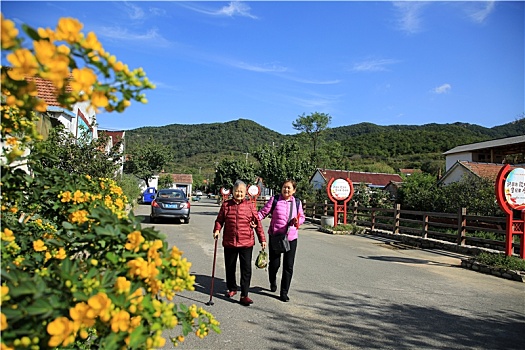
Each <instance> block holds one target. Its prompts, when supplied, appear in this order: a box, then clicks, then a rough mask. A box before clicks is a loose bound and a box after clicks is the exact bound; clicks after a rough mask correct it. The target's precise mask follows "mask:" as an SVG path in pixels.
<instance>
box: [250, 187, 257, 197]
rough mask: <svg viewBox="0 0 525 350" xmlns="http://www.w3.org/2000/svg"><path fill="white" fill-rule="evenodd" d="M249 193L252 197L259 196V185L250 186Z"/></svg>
mask: <svg viewBox="0 0 525 350" xmlns="http://www.w3.org/2000/svg"><path fill="white" fill-rule="evenodd" d="M248 194H249V195H250V196H252V197H255V196H258V195H259V186H256V185H251V186H250V187H248Z"/></svg>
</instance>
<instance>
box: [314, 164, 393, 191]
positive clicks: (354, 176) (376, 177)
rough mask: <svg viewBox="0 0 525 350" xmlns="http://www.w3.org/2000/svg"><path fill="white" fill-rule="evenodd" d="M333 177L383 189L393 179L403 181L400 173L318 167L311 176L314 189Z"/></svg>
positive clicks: (319, 187)
mask: <svg viewBox="0 0 525 350" xmlns="http://www.w3.org/2000/svg"><path fill="white" fill-rule="evenodd" d="M331 178H336V179H337V178H348V179H350V180H351V181H352V183H353V184H354V186H355V185H358V184H360V183H364V184H365V185H367V186H368V187H369V188H381V189H383V188H384V187H385V186H387V185H388V184H389V183H390V182H391V181H394V182H403V179H402V178H401V176H400V175H398V174H385V173H367V172H360V171H348V170H330V169H320V168H318V169H317V170H316V171H315V173H314V174H313V175H312V177H311V178H310V184H312V186H313V188H314V189H321V188H322V187H323V186H324V185H326V184H327V183H328V181H330V179H331Z"/></svg>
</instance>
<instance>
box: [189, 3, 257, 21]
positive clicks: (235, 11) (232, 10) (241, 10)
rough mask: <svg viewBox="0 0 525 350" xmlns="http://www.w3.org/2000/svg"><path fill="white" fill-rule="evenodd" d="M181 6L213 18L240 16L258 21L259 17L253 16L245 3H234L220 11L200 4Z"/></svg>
mask: <svg viewBox="0 0 525 350" xmlns="http://www.w3.org/2000/svg"><path fill="white" fill-rule="evenodd" d="M179 5H180V6H184V7H186V8H188V9H190V10H193V11H196V12H199V13H204V14H206V15H211V16H227V17H234V16H240V17H249V18H253V19H257V16H255V15H252V14H251V13H250V10H251V8H250V6H248V5H246V4H245V3H243V2H241V1H232V2H230V3H229V4H228V5H226V6H223V7H222V8H220V9H218V10H215V9H209V8H206V7H203V5H202V4H200V3H198V2H196V3H194V2H192V3H179Z"/></svg>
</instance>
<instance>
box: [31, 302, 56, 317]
mask: <svg viewBox="0 0 525 350" xmlns="http://www.w3.org/2000/svg"><path fill="white" fill-rule="evenodd" d="M26 312H27V314H28V315H31V316H36V315H44V316H45V315H50V314H51V313H52V312H53V307H52V306H51V304H50V303H49V301H47V300H45V299H37V300H35V302H34V303H33V304H31V305H29V306H27V307H26Z"/></svg>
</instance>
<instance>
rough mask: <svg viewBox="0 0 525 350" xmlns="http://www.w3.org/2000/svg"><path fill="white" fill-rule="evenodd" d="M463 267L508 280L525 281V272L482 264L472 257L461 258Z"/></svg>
mask: <svg viewBox="0 0 525 350" xmlns="http://www.w3.org/2000/svg"><path fill="white" fill-rule="evenodd" d="M461 267H463V268H465V269H469V270H473V271H477V272H481V273H484V274H487V275H493V276H496V277H501V278H505V279H508V280H513V281H518V282H522V283H525V272H522V271H514V270H507V269H501V268H498V267H493V266H488V265H485V264H481V263H479V262H477V261H475V260H473V259H472V258H469V259H461Z"/></svg>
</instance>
